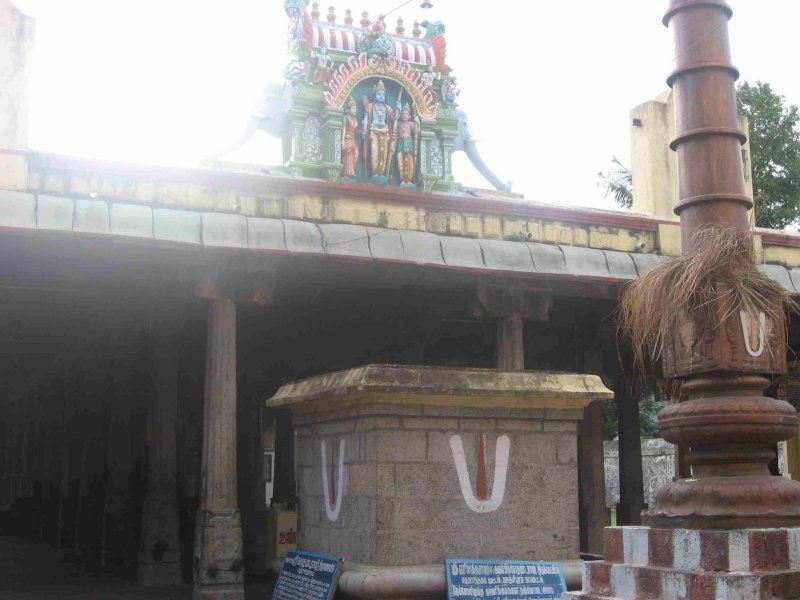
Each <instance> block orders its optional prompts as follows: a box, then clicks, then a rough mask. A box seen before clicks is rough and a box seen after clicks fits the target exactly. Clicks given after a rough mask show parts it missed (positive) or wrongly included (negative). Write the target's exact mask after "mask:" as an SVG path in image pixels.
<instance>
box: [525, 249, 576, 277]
mask: <svg viewBox="0 0 800 600" xmlns="http://www.w3.org/2000/svg"><path fill="white" fill-rule="evenodd" d="M528 249H529V250H530V251H531V258H532V259H533V266H534V267H535V268H536V270H537V271H538V272H539V273H567V272H568V271H567V263H566V261H565V260H564V253H563V252H562V251H561V247H560V246H553V245H550V244H534V243H529V244H528Z"/></svg>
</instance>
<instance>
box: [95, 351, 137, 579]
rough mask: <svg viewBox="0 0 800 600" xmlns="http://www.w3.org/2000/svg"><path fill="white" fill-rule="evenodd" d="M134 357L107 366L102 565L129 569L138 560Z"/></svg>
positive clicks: (125, 355) (129, 356)
mask: <svg viewBox="0 0 800 600" xmlns="http://www.w3.org/2000/svg"><path fill="white" fill-rule="evenodd" d="M131 361H132V356H131V354H128V353H125V354H124V355H123V356H119V357H116V358H115V360H114V361H113V363H111V362H109V363H107V365H108V366H107V368H110V369H111V370H112V373H111V374H109V376H108V377H107V386H108V388H109V389H108V393H107V403H108V404H107V406H108V408H107V410H108V423H107V431H108V437H107V440H106V471H107V473H108V479H107V481H106V491H105V501H104V506H103V523H102V531H101V538H100V564H101V565H102V566H103V567H107V566H114V565H125V566H129V565H132V564H133V561H134V560H135V559H136V552H137V550H136V533H135V522H136V519H135V506H134V504H133V501H132V499H131V469H132V467H133V452H132V450H131V427H130V426H131V402H132V400H133V399H132V397H131V396H132V394H131V393H130V390H131V389H132V388H134V387H135V386H136V382H134V377H133V372H132V371H133V369H132V366H131V364H130V363H131Z"/></svg>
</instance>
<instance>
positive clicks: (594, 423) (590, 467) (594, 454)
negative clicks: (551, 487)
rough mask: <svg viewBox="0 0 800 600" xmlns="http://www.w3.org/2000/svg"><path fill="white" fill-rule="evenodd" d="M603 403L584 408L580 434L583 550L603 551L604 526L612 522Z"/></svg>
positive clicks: (598, 552)
mask: <svg viewBox="0 0 800 600" xmlns="http://www.w3.org/2000/svg"><path fill="white" fill-rule="evenodd" d="M604 422H605V419H604V417H603V402H600V401H598V402H592V403H591V404H590V405H589V406H587V407H586V408H585V409H584V410H583V421H581V424H580V434H579V436H578V466H579V469H580V478H581V485H580V486H579V488H580V489H579V493H580V506H581V550H583V551H585V552H588V553H590V554H597V555H601V554H602V553H603V528H604V527H606V526H608V525H609V515H608V509H607V508H606V502H605V469H604V466H603V437H604V433H605V432H604V431H603V426H604Z"/></svg>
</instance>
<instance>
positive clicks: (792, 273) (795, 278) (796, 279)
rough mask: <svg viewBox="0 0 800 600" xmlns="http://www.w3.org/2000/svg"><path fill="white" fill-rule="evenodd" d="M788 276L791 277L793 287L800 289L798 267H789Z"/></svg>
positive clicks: (799, 270) (799, 271)
mask: <svg viewBox="0 0 800 600" xmlns="http://www.w3.org/2000/svg"><path fill="white" fill-rule="evenodd" d="M789 277H791V278H792V284H793V285H794V289H796V290H800V269H789Z"/></svg>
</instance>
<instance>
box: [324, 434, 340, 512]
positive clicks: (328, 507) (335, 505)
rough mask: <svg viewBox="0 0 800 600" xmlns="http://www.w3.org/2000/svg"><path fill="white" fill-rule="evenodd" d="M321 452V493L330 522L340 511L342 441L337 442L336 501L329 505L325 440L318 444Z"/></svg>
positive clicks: (329, 494)
mask: <svg viewBox="0 0 800 600" xmlns="http://www.w3.org/2000/svg"><path fill="white" fill-rule="evenodd" d="M319 446H320V449H321V450H322V466H321V469H322V493H323V494H324V495H325V514H326V515H328V518H329V519H330V520H331V521H336V519H338V518H339V511H340V510H341V509H342V491H343V490H344V440H343V439H342V440H339V470H338V474H337V475H338V477H337V479H338V481H337V482H336V500H335V501H334V502H333V503H332V504H333V505H331V488H330V486H329V485H328V451H327V450H326V449H325V448H326V444H325V440H322V442H320V445H319Z"/></svg>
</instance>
